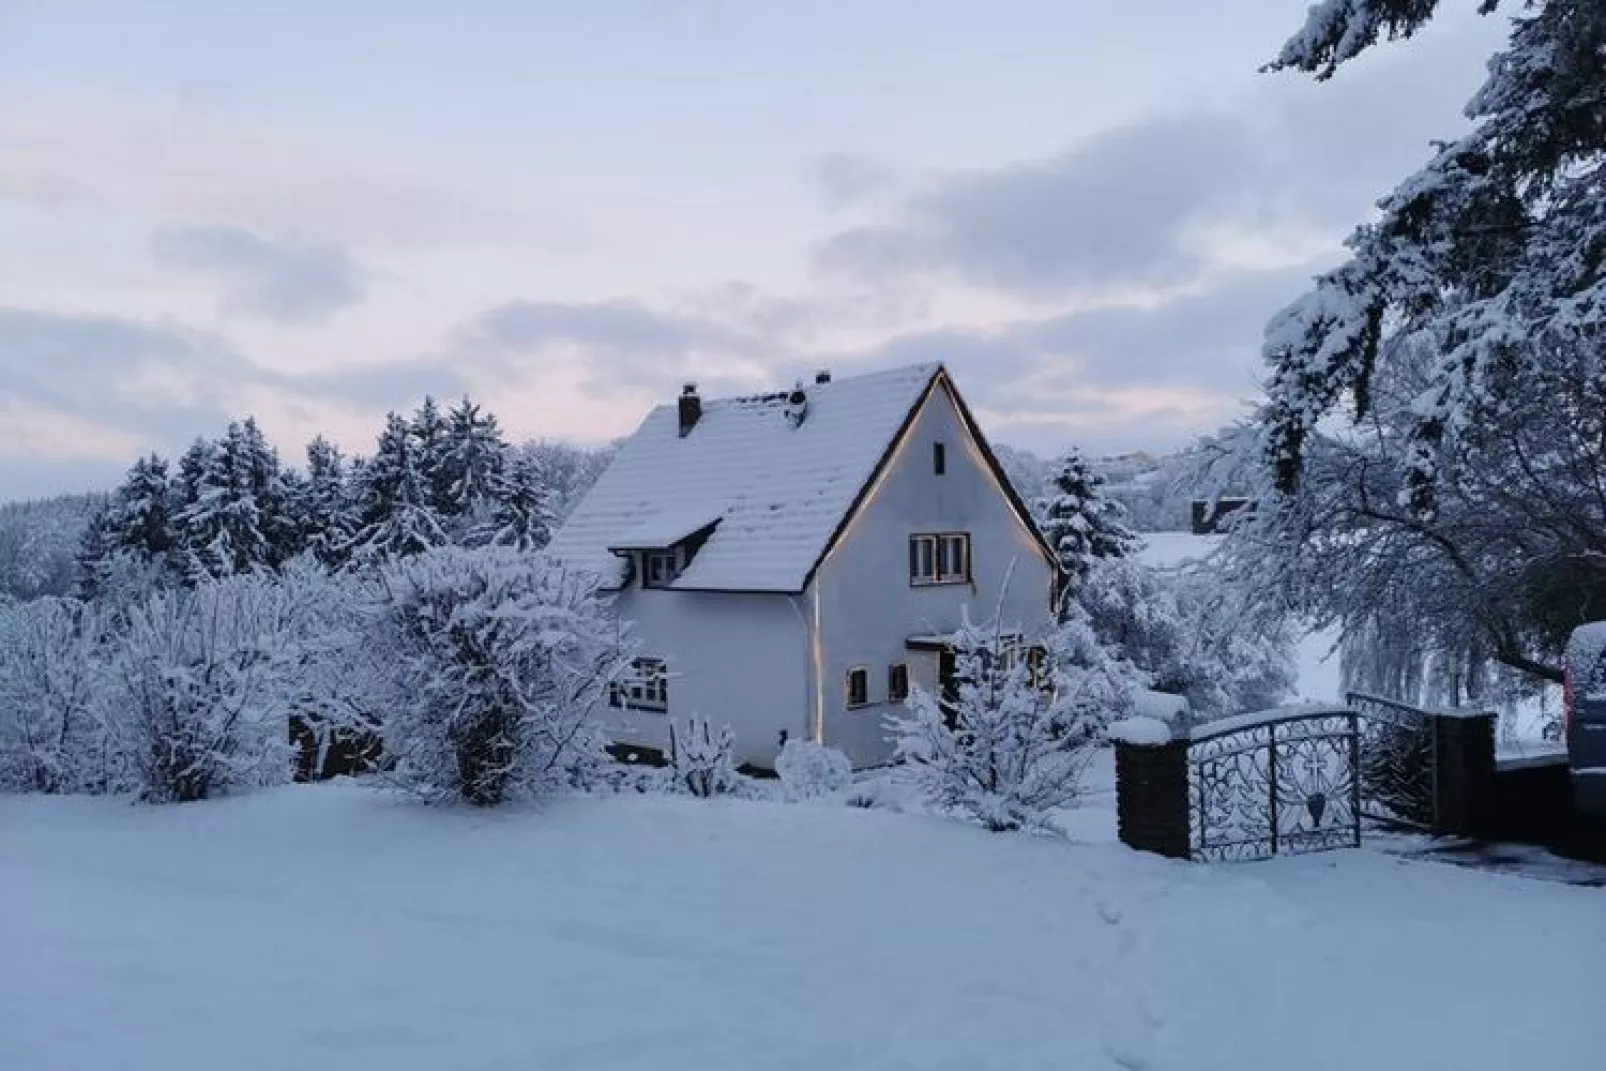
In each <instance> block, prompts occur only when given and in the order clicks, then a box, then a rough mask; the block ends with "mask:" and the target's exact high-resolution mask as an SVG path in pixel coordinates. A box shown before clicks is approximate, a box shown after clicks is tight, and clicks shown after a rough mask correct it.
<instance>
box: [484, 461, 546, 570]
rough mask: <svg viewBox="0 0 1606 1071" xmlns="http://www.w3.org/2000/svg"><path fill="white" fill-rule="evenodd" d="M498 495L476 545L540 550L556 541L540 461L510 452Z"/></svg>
mask: <svg viewBox="0 0 1606 1071" xmlns="http://www.w3.org/2000/svg"><path fill="white" fill-rule="evenodd" d="M508 455H509V456H508V460H507V463H506V467H505V468H504V469H503V471H502V473H501V474H500V476H499V477H498V479H497V494H496V497H495V499H494V500H492V502H491V503H490V506H489V512H488V515H487V517H486V519H485V521H484V522H483V524H482V525H481V526H480V527H479V528H478V529H477V530H476V532H475V533H474V541H475V542H477V543H484V544H489V545H491V546H498V547H513V548H515V549H517V550H525V551H528V550H539V549H541V548H542V547H544V546H546V545H547V543H548V542H550V541H551V538H552V527H553V523H554V519H553V517H552V512H551V509H550V508H549V505H548V503H549V501H550V495H549V493H548V490H547V486H546V479H545V477H546V474H545V472H544V471H543V470H542V468H541V463H540V460H539V459H538V458H537V457H536V456H535V455H534V454H532V453H531V452H529V451H527V450H510V451H508Z"/></svg>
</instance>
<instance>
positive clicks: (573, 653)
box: [374, 547, 622, 806]
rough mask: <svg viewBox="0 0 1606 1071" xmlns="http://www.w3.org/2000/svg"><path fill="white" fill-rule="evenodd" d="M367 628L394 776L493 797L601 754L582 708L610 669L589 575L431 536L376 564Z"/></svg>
mask: <svg viewBox="0 0 1606 1071" xmlns="http://www.w3.org/2000/svg"><path fill="white" fill-rule="evenodd" d="M382 589H383V594H382V596H381V597H380V600H379V604H378V606H377V608H376V609H377V628H376V630H375V636H374V639H375V642H376V643H378V644H379V645H380V646H381V648H382V651H383V656H384V660H383V665H384V667H385V672H384V673H383V674H382V675H381V676H380V678H379V680H378V682H377V683H378V685H379V688H380V689H381V694H382V695H383V696H384V698H385V700H386V702H385V708H386V710H387V711H388V713H387V717H386V718H385V722H384V736H385V746H386V749H387V750H388V751H389V752H390V754H391V756H392V757H393V758H394V759H395V762H396V766H395V770H394V772H393V774H392V776H393V778H394V780H395V781H396V783H398V784H399V785H401V786H402V787H404V788H405V789H407V790H408V791H410V792H412V793H414V794H417V795H419V796H421V797H423V798H426V799H431V800H460V801H463V802H467V803H470V804H474V805H476V806H494V805H496V804H498V803H501V802H502V801H503V800H504V799H506V798H508V797H509V796H511V795H515V794H517V795H525V796H537V795H542V794H546V793H550V792H552V791H554V790H556V789H558V788H560V787H563V786H566V785H573V784H575V783H576V782H577V781H578V780H580V779H581V778H582V777H583V776H584V773H585V770H586V768H587V767H590V766H593V765H594V764H596V763H598V762H601V761H604V759H605V756H604V753H603V750H602V746H603V740H602V737H601V735H600V733H599V732H598V730H597V728H596V725H595V722H594V719H593V717H592V715H593V711H594V708H595V707H596V706H597V704H598V703H599V702H600V701H601V699H602V697H603V696H604V694H605V692H606V688H607V685H608V682H609V681H610V680H612V679H613V678H614V677H615V676H616V675H617V673H618V671H619V667H620V663H621V657H622V652H621V650H620V645H619V642H618V639H617V630H616V629H615V627H614V623H613V621H612V619H611V618H609V617H608V615H607V614H606V612H605V610H604V607H603V604H602V603H601V601H600V600H599V599H598V597H597V593H596V587H595V581H594V580H593V579H592V578H590V577H587V576H585V575H583V574H578V573H572V572H569V571H566V570H565V569H563V568H562V567H560V566H558V565H557V564H555V563H553V562H552V561H550V560H549V559H547V558H546V557H545V556H543V555H540V554H528V553H520V552H518V551H515V550H511V549H506V548H499V547H490V548H481V549H478V550H463V549H460V548H455V547H443V548H440V549H437V550H432V551H428V552H426V553H424V554H421V555H419V556H417V557H415V558H411V559H408V560H405V561H402V562H398V563H395V564H393V565H392V566H390V567H389V568H388V569H387V570H386V571H385V573H384V579H383V584H382Z"/></svg>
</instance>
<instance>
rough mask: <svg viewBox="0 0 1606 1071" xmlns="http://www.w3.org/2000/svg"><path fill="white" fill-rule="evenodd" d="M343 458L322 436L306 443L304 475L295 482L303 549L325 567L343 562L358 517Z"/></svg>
mask: <svg viewBox="0 0 1606 1071" xmlns="http://www.w3.org/2000/svg"><path fill="white" fill-rule="evenodd" d="M347 468H348V466H347V464H346V459H345V457H344V456H343V455H342V454H341V453H340V450H339V448H338V447H336V446H335V445H334V444H333V443H331V442H330V441H329V440H328V439H325V438H324V437H323V436H322V435H319V436H318V437H316V438H314V439H313V440H312V441H311V442H310V443H308V444H307V474H306V477H305V478H304V479H302V480H301V482H300V484H299V505H298V507H297V509H296V513H297V514H298V517H299V523H300V529H301V541H302V545H303V546H304V548H305V549H306V550H307V551H309V552H310V553H311V554H312V555H313V556H314V557H316V558H317V559H318V560H319V561H320V562H322V563H323V564H324V565H326V566H328V567H329V568H332V569H333V568H339V567H340V566H341V565H343V564H345V560H346V556H347V554H349V553H350V549H351V541H352V537H353V536H355V535H356V534H357V530H358V527H359V526H358V518H357V515H356V511H355V508H354V503H353V501H352V487H351V483H350V482H349V480H348V474H347Z"/></svg>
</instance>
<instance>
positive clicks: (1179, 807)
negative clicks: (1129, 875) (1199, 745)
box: [1109, 718, 1191, 859]
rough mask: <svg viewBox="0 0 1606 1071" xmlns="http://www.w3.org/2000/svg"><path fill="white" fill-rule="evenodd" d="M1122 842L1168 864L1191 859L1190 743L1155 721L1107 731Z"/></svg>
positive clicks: (1127, 722)
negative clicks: (1165, 859)
mask: <svg viewBox="0 0 1606 1071" xmlns="http://www.w3.org/2000/svg"><path fill="white" fill-rule="evenodd" d="M1109 736H1110V739H1111V740H1112V741H1113V742H1114V744H1115V797H1116V804H1115V807H1116V821H1117V825H1118V828H1119V830H1120V835H1121V843H1123V844H1125V845H1126V846H1127V847H1129V848H1136V849H1137V850H1138V851H1144V852H1155V853H1157V854H1159V855H1164V856H1169V857H1170V858H1172V859H1186V858H1188V856H1189V851H1190V846H1191V840H1190V838H1189V835H1188V833H1189V827H1188V821H1189V816H1188V741H1187V740H1186V739H1185V738H1184V739H1181V740H1174V739H1172V735H1171V728H1170V726H1168V725H1166V724H1165V722H1162V721H1159V720H1157V719H1154V718H1128V719H1126V720H1125V721H1119V722H1116V723H1115V724H1114V725H1112V726H1110V733H1109Z"/></svg>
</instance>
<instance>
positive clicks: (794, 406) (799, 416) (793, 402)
mask: <svg viewBox="0 0 1606 1071" xmlns="http://www.w3.org/2000/svg"><path fill="white" fill-rule="evenodd" d="M785 412H786V422H787V423H788V424H790V425H792V427H794V428H795V427H798V426H800V425H801V424H802V423H803V418H804V417H806V416H808V415H809V396H808V392H806V391H805V390H804V389H803V383H802V381H801V380H799V381H798V383H797V385H796V386H794V387H793V388H792V393H791V394H788V395H787V396H786V409H785Z"/></svg>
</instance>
